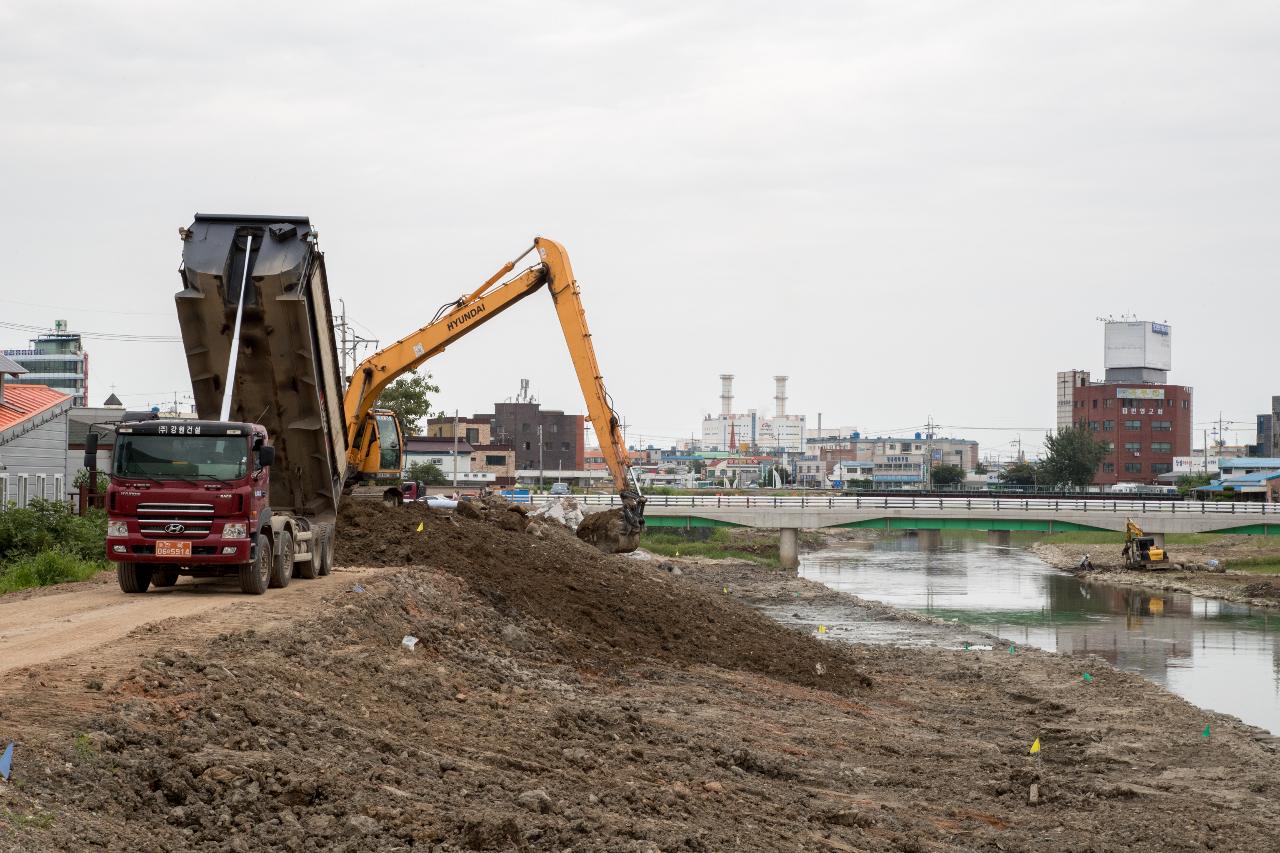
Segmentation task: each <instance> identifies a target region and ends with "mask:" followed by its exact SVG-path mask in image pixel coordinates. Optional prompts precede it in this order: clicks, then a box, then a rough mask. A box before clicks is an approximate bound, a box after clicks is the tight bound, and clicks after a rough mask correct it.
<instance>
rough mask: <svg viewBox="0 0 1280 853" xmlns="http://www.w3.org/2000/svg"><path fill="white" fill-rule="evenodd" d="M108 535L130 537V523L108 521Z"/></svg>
mask: <svg viewBox="0 0 1280 853" xmlns="http://www.w3.org/2000/svg"><path fill="white" fill-rule="evenodd" d="M107 535H108V536H128V535H129V523H128V522H126V521H108V522H107Z"/></svg>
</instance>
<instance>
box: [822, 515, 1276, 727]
mask: <svg viewBox="0 0 1280 853" xmlns="http://www.w3.org/2000/svg"><path fill="white" fill-rule="evenodd" d="M800 575H801V576H802V577H805V578H808V579H810V580H814V581H818V582H819V583H822V584H825V585H826V586H828V587H830V588H832V589H835V590H839V591H841V592H848V593H852V594H854V595H858V596H861V597H862V598H867V599H871V600H874V601H881V602H884V603H885V604H890V605H893V606H895V607H901V608H904V609H909V610H917V611H920V612H923V613H928V614H930V615H933V616H938V617H941V618H944V619H958V620H959V621H961V622H964V623H967V624H969V625H972V626H974V627H975V628H980V629H982V630H985V631H989V632H991V633H993V634H996V635H998V636H1000V637H1003V638H1005V639H1007V640H1009V641H1012V642H1014V643H1017V644H1025V645H1032V646H1038V647H1039V648H1042V649H1047V650H1049V651H1056V652H1062V653H1064V654H1069V655H1081V656H1083V655H1088V654H1095V655H1099V656H1101V657H1103V658H1106V659H1107V660H1108V661H1110V662H1111V663H1112V664H1113V665H1115V666H1116V667H1118V668H1119V669H1124V670H1128V671H1130V672H1137V673H1140V674H1142V675H1143V676H1145V677H1147V678H1149V679H1150V680H1152V681H1154V682H1156V683H1157V684H1162V685H1164V686H1165V687H1167V688H1168V689H1169V690H1171V691H1173V692H1174V693H1177V694H1178V695H1180V696H1183V697H1184V698H1186V699H1187V700H1188V701H1190V702H1193V703H1194V704H1196V705H1199V706H1200V707H1202V708H1209V709H1212V710H1215V711H1222V712H1224V713H1227V714H1232V715H1234V716H1237V717H1239V718H1240V719H1242V720H1244V721H1245V722H1246V723H1251V724H1253V725H1255V726H1261V727H1262V728H1264V729H1267V730H1268V731H1270V732H1271V733H1272V734H1280V612H1274V611H1272V612H1268V611H1267V610H1266V609H1265V608H1251V607H1249V606H1247V605H1243V604H1232V603H1229V602H1224V601H1218V600H1215V599H1204V598H1198V597H1196V596H1191V595H1183V594H1180V593H1153V592H1149V591H1145V590H1136V589H1130V588H1127V587H1118V586H1109V585H1102V584H1089V585H1086V584H1083V583H1081V582H1080V581H1078V580H1076V579H1075V578H1074V577H1072V576H1071V575H1069V574H1066V573H1064V572H1060V571H1058V570H1057V569H1054V568H1052V567H1050V566H1049V565H1047V564H1046V563H1045V562H1044V561H1042V560H1040V559H1039V558H1038V557H1036V556H1035V554H1033V553H1032V552H1031V551H1030V550H1028V549H1027V548H1024V547H1020V546H1017V545H1014V546H1000V545H993V544H988V543H987V542H985V541H979V540H973V539H966V538H955V539H951V538H946V537H945V534H944V538H943V539H942V540H941V541H938V540H936V539H935V540H933V541H930V540H929V539H928V538H927V537H917V536H901V537H891V538H885V539H881V540H877V541H874V542H852V543H848V544H847V545H842V546H840V547H838V548H828V549H825V550H822V551H817V552H813V553H808V554H804V555H802V557H801V561H800ZM797 615H798V614H797ZM840 627H841V628H842V629H843V630H842V631H841V633H842V634H844V635H845V636H848V637H849V638H850V639H855V640H862V641H866V642H886V641H887V642H897V641H898V640H899V639H900V638H899V637H897V636H896V635H895V634H893V633H886V632H884V631H882V630H879V629H878V628H871V627H869V628H868V630H867V631H865V632H860V631H859V630H858V627H857V626H856V625H847V626H840ZM926 636H928V635H926ZM932 636H933V637H934V638H935V639H933V640H929V642H936V643H947V644H950V643H952V642H956V644H958V641H954V640H950V639H940V638H942V637H944V636H947V635H939V634H934V635H932Z"/></svg>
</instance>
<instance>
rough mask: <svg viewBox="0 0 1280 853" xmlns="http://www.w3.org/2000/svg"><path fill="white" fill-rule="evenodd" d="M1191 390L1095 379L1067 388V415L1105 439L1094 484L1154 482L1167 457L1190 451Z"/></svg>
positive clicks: (1169, 464) (1169, 465)
mask: <svg viewBox="0 0 1280 853" xmlns="http://www.w3.org/2000/svg"><path fill="white" fill-rule="evenodd" d="M1192 411H1193V405H1192V395H1191V389H1190V388H1188V387H1186V386H1183V385H1152V384H1125V383H1108V382H1103V383H1096V384H1090V385H1077V386H1076V387H1075V388H1073V389H1072V413H1073V415H1072V418H1073V422H1074V423H1075V425H1076V426H1081V427H1086V428H1088V429H1089V430H1090V431H1092V432H1093V435H1094V437H1095V438H1097V439H1098V440H1099V441H1104V442H1106V443H1107V444H1108V446H1109V448H1110V450H1109V452H1108V454H1107V456H1106V457H1105V458H1104V459H1103V462H1102V465H1101V466H1100V467H1099V468H1098V473H1097V475H1096V476H1095V477H1094V483H1095V484H1096V485H1099V486H1110V485H1114V484H1115V483H1155V482H1157V478H1158V477H1159V476H1160V475H1161V474H1168V473H1170V472H1172V471H1173V457H1175V456H1190V455H1191V422H1192Z"/></svg>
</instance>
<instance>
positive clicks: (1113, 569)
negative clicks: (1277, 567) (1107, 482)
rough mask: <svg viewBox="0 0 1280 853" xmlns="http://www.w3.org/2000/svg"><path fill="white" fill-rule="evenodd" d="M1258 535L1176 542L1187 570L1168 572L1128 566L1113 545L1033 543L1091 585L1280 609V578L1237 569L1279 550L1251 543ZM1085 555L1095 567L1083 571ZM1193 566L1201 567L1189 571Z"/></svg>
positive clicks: (1178, 561) (1176, 554) (1174, 555)
mask: <svg viewBox="0 0 1280 853" xmlns="http://www.w3.org/2000/svg"><path fill="white" fill-rule="evenodd" d="M1254 538H1255V537H1247V536H1223V537H1221V540H1222V541H1220V542H1215V543H1213V544H1211V545H1170V546H1169V552H1170V561H1169V562H1170V566H1171V567H1177V566H1181V567H1183V568H1181V569H1179V568H1170V569H1166V570H1162V571H1134V570H1127V569H1125V568H1124V567H1123V564H1122V561H1121V558H1120V554H1119V550H1120V549H1119V547H1118V546H1114V545H1112V544H1111V543H1106V544H1101V545H1099V544H1089V543H1084V544H1082V543H1078V542H1073V543H1071V544H1058V543H1054V542H1035V543H1032V545H1031V550H1032V551H1033V552H1034V553H1035V555H1036V556H1038V557H1039V558H1040V559H1042V560H1044V561H1045V562H1046V563H1048V564H1049V565H1051V566H1053V567H1054V568H1056V569H1062V570H1064V571H1068V572H1071V573H1072V574H1075V575H1076V576H1077V577H1078V578H1080V579H1081V580H1083V581H1085V582H1088V583H1105V584H1112V585H1117V586H1127V587H1134V588H1139V589H1148V590H1152V591H1155V592H1182V593H1187V594H1189V595H1196V596H1200V597H1201V598H1220V599H1223V600H1224V601H1233V602H1236V603H1238V604H1248V605H1251V606H1253V607H1280V576H1277V575H1274V574H1270V573H1258V572H1247V571H1244V572H1241V571H1232V570H1231V566H1232V564H1233V563H1244V564H1246V565H1248V564H1249V563H1252V562H1254V561H1257V560H1258V559H1259V558H1260V557H1264V556H1271V555H1273V554H1276V553H1277V546H1275V545H1273V544H1271V543H1270V542H1257V541H1249V540H1251V539H1254ZM1241 540H1243V541H1241ZM1085 553H1088V555H1089V559H1090V561H1091V562H1092V563H1093V565H1094V571H1091V572H1081V571H1080V570H1079V569H1080V559H1081V556H1082V555H1083V554H1085ZM1210 561H1217V562H1218V563H1219V567H1218V568H1219V570H1218V571H1211V570H1209V569H1208V567H1209V565H1210ZM1188 566H1194V567H1195V568H1194V569H1193V570H1188V569H1187V568H1186V567H1188Z"/></svg>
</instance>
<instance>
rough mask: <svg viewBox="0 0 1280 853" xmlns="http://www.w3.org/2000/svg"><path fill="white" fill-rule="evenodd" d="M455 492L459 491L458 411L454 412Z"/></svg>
mask: <svg viewBox="0 0 1280 853" xmlns="http://www.w3.org/2000/svg"><path fill="white" fill-rule="evenodd" d="M453 490H454V492H457V491H458V410H457V409H454V410H453Z"/></svg>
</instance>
